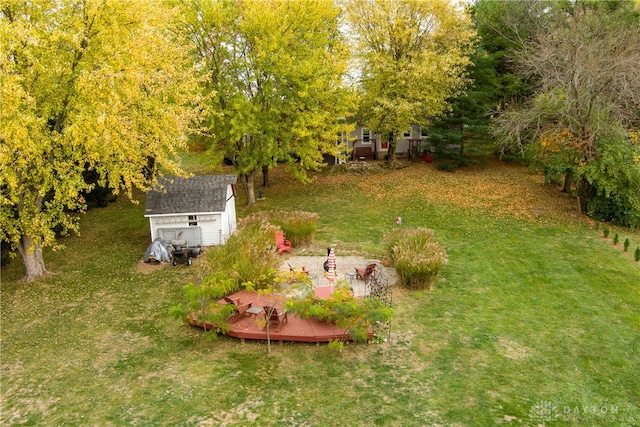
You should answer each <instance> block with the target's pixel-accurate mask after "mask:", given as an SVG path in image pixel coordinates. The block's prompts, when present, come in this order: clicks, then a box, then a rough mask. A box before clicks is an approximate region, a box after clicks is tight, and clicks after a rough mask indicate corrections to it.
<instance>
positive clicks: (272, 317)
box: [264, 306, 289, 331]
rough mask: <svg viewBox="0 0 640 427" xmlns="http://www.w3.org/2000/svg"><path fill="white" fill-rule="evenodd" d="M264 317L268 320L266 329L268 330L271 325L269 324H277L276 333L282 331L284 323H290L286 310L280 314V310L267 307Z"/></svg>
mask: <svg viewBox="0 0 640 427" xmlns="http://www.w3.org/2000/svg"><path fill="white" fill-rule="evenodd" d="M264 317H265V319H267V323H266V324H265V325H264V329H267V325H268V324H269V322H273V323H275V324H276V329H275V330H276V331H278V330H279V329H280V327H281V326H282V324H283V323H285V322H286V323H289V319H287V312H286V310H283V311H281V312H278V309H277V308H275V307H270V306H266V307H265V308H264Z"/></svg>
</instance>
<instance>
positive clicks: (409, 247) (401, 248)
mask: <svg viewBox="0 0 640 427" xmlns="http://www.w3.org/2000/svg"><path fill="white" fill-rule="evenodd" d="M385 243H386V245H387V249H388V250H389V252H390V255H391V260H392V262H393V264H394V267H395V269H396V271H397V272H398V276H399V277H400V284H401V285H402V286H403V287H405V288H407V289H411V290H418V289H427V288H428V289H429V290H433V289H434V288H435V279H436V276H437V275H438V273H439V272H440V270H441V269H442V267H444V265H445V264H446V263H447V261H448V259H447V252H446V250H445V249H444V247H443V246H442V245H440V244H439V243H438V242H436V241H435V240H434V237H433V230H430V229H428V228H417V229H404V230H397V231H394V232H392V233H389V234H387V235H385Z"/></svg>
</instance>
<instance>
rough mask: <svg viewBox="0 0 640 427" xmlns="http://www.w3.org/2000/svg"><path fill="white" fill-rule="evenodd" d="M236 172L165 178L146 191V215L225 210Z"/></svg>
mask: <svg viewBox="0 0 640 427" xmlns="http://www.w3.org/2000/svg"><path fill="white" fill-rule="evenodd" d="M237 178H238V177H237V175H204V176H193V177H191V178H177V177H173V178H163V179H160V181H159V187H157V188H154V189H151V190H149V191H148V192H147V202H146V205H145V208H144V216H155V215H168V214H186V213H194V214H196V213H211V212H224V210H225V209H226V205H227V187H228V186H229V185H234V184H235V183H236V181H237Z"/></svg>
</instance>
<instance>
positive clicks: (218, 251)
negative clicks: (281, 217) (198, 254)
mask: <svg viewBox="0 0 640 427" xmlns="http://www.w3.org/2000/svg"><path fill="white" fill-rule="evenodd" d="M276 231H278V227H277V226H275V225H273V224H271V223H270V222H268V221H267V220H266V219H265V218H264V217H263V216H262V215H250V216H248V217H246V218H244V219H242V220H240V221H239V222H238V228H237V230H236V232H235V233H234V234H233V235H232V236H231V237H230V238H229V240H227V243H226V244H225V245H223V246H217V247H215V248H211V249H210V250H208V251H207V252H206V254H205V259H204V264H205V267H204V268H205V269H206V270H205V276H206V275H209V274H211V273H213V272H224V273H225V274H227V275H228V276H229V277H231V278H233V279H234V282H235V289H233V290H232V292H235V291H237V290H240V289H241V288H242V286H247V285H248V284H249V285H251V286H252V287H255V288H257V289H262V288H264V287H267V286H269V285H270V284H271V283H273V278H274V276H275V271H276V270H277V267H278V264H279V261H278V258H277V253H276V250H275V240H274V235H275V233H276ZM205 279H206V277H205Z"/></svg>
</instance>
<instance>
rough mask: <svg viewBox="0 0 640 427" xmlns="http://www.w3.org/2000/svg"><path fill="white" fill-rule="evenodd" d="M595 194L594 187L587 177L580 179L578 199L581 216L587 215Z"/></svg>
mask: <svg viewBox="0 0 640 427" xmlns="http://www.w3.org/2000/svg"><path fill="white" fill-rule="evenodd" d="M593 192H594V191H593V186H592V185H591V184H589V181H587V179H586V178H585V177H582V178H580V181H579V182H578V185H577V199H578V212H580V213H581V214H586V213H587V203H589V200H590V199H591V197H593Z"/></svg>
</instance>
